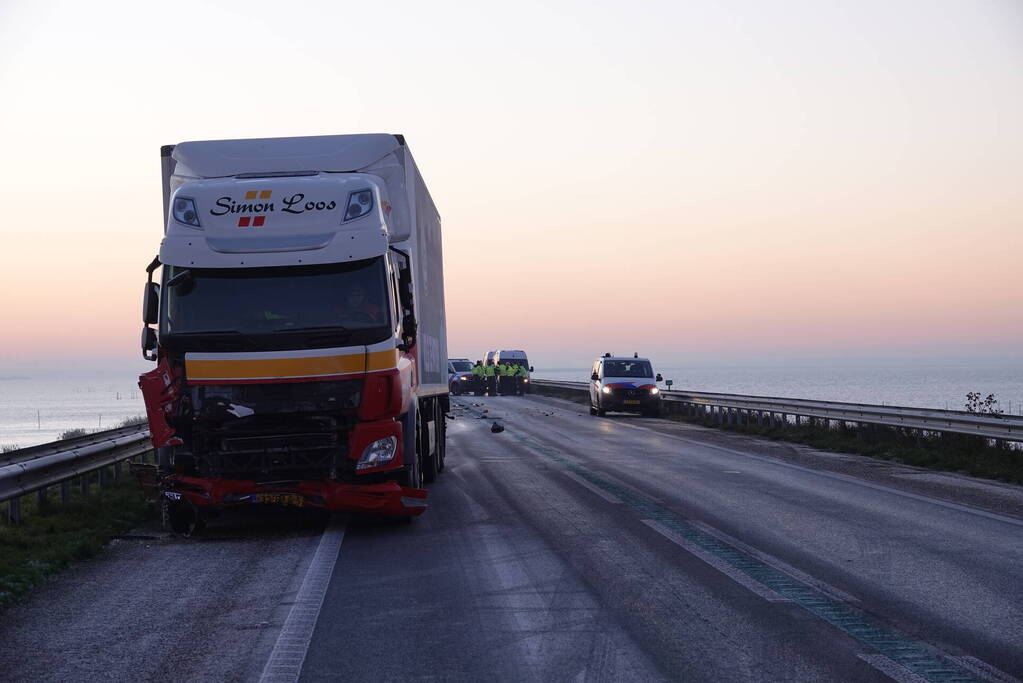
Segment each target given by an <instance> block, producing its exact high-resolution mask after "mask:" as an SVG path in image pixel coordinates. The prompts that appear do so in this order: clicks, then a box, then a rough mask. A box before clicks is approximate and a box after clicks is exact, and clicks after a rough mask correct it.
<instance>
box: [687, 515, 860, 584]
mask: <svg viewBox="0 0 1023 683" xmlns="http://www.w3.org/2000/svg"><path fill="white" fill-rule="evenodd" d="M687 521H688V523H689V524H691V525H692V526H694V527H696V528H697V529H699V530H700V531H702V532H704V533H706V534H707V535H709V536H713V537H714V538H716V539H718V540H719V541H722V542H724V543H727V544H728V545H730V546H732V547H733V548H737V549H739V550H741V551H742V552H744V553H746V554H747V555H750V556H752V557H755V558H756V559H758V560H760V561H761V562H763V563H764V564H766V565H768V566H771V567H774V568H775V569H777V570H778V571H780V572H781V573H783V574H788V575H789V576H791V577H792V578H794V579H795V580H797V581H799V582H800V583H805V584H806V585H807V586H811V587H812V588H815V589H816V590H818V591H820V592H821V593H824V594H825V595H828V596H830V597H832V598H834V599H836V600H841V601H842V602H847V603H854V602H859V600H857V599H856V598H854V597H853V596H852V595H849V594H848V593H846V592H845V591H843V590H840V589H838V588H835V587H834V586H832V585H831V584H829V583H825V582H823V581H821V580H820V579H817V578H814V577H812V576H810V575H809V574H807V573H805V572H801V571H799V570H798V569H796V568H795V567H793V566H792V565H790V564H788V563H787V562H783V561H782V560H779V559H778V558H777V557H775V556H774V555H768V554H767V553H765V552H762V551H760V550H757V549H756V548H754V547H753V546H751V545H749V544H748V543H743V542H742V541H740V540H739V539H737V538H734V537H732V536H729V535H728V534H726V533H725V532H724V531H721V530H720V529H715V528H714V527H712V526H710V525H709V524H704V523H703V522H697V521H693V520H687Z"/></svg>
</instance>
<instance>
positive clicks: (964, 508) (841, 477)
mask: <svg viewBox="0 0 1023 683" xmlns="http://www.w3.org/2000/svg"><path fill="white" fill-rule="evenodd" d="M616 424H620V425H621V426H622V427H627V428H629V429H639V430H641V431H644V432H651V433H653V434H657V435H659V436H663V437H664V438H666V439H674V440H676V441H683V442H685V443H688V444H692V445H693V446H699V447H701V448H710V449H712V450H716V451H724V452H725V453H731V454H732V455H741V456H742V457H744V458H753V459H754V460H760V461H761V462H765V463H769V464H773V465H778V466H779V467H788V468H789V469H793V470H799V471H800V472H807V473H810V474H816V475H818V476H821V477H826V478H828V479H836V480H838V481H844V482H847V483H850V484H859V485H860V486H864V487H866V488H869V489H874V490H875V491H883V492H885V493H891V494H893V495H896V496H902V497H903V498H912V499H913V500H919V501H922V502H924V503H931V504H933V505H938V506H941V507H944V508H948V509H950V510H956V511H958V512H965V513H968V514H971V515H979V516H980V517H987V518H988V519H993V520H995V521H998V522H1005V523H1006V524H1012V525H1013V526H1018V527H1023V520H1021V519H1016V518H1014V517H1005V516H1004V515H999V514H996V513H994V512H988V511H987V510H981V509H980V508H975V507H971V506H969V505H962V504H960V503H950V502H948V501H945V500H940V499H938V498H929V497H927V496H921V495H920V494H917V493H910V492H909V491H900V490H899V489H893V488H890V487H888V486H882V485H881V484H874V483H872V482H869V481H864V480H863V479H859V478H857V477H853V476H850V475H848V474H838V473H837V472H826V471H823V470H815V469H811V468H809V467H803V466H802V465H794V464H792V463H790V462H784V461H782V460H778V459H776V458H771V457H769V456H766V455H754V454H753V453H749V452H747V451H740V450H736V449H734V448H727V447H725V446H717V445H714V444H709V443H703V442H702V441H696V440H694V439H688V438H686V437H684V436H675V435H674V434H665V433H664V432H659V431H657V430H656V429H651V428H650V427H641V426H639V425H632V424H626V423H624V422H616Z"/></svg>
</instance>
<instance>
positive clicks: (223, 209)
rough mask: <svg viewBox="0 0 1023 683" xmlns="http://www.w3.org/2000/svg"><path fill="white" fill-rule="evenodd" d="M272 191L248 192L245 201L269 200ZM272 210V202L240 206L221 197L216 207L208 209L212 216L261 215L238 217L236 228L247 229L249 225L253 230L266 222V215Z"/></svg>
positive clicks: (229, 198)
mask: <svg viewBox="0 0 1023 683" xmlns="http://www.w3.org/2000/svg"><path fill="white" fill-rule="evenodd" d="M271 194H273V190H249V191H247V192H246V193H245V201H246V202H252V200H254V199H270V196H271ZM273 210H274V203H273V202H266V201H260V202H254V203H251V204H242V203H238V202H235V201H234V200H233V199H231V197H221V198H220V199H218V200H217V202H216V207H215V208H212V209H210V213H211V214H213V215H214V216H223V215H226V214H229V213H242V214H262V215H258V216H253V215H246V216H239V217H238V227H239V228H247V227H249V226H250V225H251V226H252V227H254V228H258V227H260V226H262V225H263V224H264V223H265V222H266V214H268V213H272V212H273Z"/></svg>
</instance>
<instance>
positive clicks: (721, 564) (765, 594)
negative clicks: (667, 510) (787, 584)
mask: <svg viewBox="0 0 1023 683" xmlns="http://www.w3.org/2000/svg"><path fill="white" fill-rule="evenodd" d="M639 521H641V522H643V524H646V525H647V526H648V527H650V528H651V529H653V530H654V531H656V532H657V533H659V534H660V535H662V536H664V537H665V538H667V539H668V540H669V541H671V542H672V543H674V544H675V545H677V546H679V547H680V548H682V549H683V550H686V551H687V552H689V553H690V554H692V555H695V556H696V557H698V558H700V559H701V560H703V561H704V562H706V563H707V564H709V565H710V566H711V567H714V569H717V570H718V571H719V572H721V573H722V574H724V575H725V576H727V577H728V578H730V579H731V580H732V581H735V582H736V583H737V584H739V585H740V586H742V587H743V588H745V589H746V590H748V591H750V592H751V593H754V594H756V595H759V596H760V597H762V598H763V599H764V600H767V601H768V602H789V600H788V598H785V597H783V596H781V595H778V594H777V593H775V592H774V591H773V590H771V589H770V588H767V587H766V586H764V584H762V583H760V582H759V581H756V580H754V579H753V578H751V577H750V576H749V575H748V574H745V573H743V572H741V571H739V570H737V569H736V568H735V567H733V566H732V565H730V564H729V563H728V562H725V561H724V560H722V559H721V558H720V557H718V556H717V555H715V554H713V553H709V552H707V551H706V550H704V549H703V548H701V547H700V546H698V545H696V544H695V543H692V542H690V541H689V540H688V539H686V538H685V537H683V536H682V535H681V534H679V533H678V532H676V531H673V530H672V529H669V528H668V527H666V526H664V525H663V524H661V523H660V522H658V521H657V520H656V519H641V520H639Z"/></svg>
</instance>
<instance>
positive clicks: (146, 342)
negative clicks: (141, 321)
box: [142, 325, 157, 360]
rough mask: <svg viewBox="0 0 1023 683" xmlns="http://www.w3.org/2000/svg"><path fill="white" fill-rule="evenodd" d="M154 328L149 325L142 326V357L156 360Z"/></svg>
mask: <svg viewBox="0 0 1023 683" xmlns="http://www.w3.org/2000/svg"><path fill="white" fill-rule="evenodd" d="M156 356H157V354H156V330H154V329H153V328H152V327H150V326H149V325H146V326H145V327H143V328H142V357H143V358H145V359H146V360H156Z"/></svg>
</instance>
